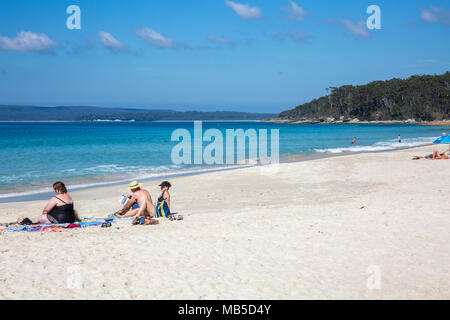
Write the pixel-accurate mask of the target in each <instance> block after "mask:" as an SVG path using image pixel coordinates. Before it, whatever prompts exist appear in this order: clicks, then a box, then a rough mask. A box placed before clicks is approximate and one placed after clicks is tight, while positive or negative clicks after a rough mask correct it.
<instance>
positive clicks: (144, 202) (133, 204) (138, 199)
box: [114, 181, 155, 218]
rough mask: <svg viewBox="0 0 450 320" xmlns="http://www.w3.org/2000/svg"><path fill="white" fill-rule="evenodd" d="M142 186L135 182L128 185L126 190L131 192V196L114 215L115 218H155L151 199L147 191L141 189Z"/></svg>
mask: <svg viewBox="0 0 450 320" xmlns="http://www.w3.org/2000/svg"><path fill="white" fill-rule="evenodd" d="M142 185H143V184H142V183H139V182H137V181H133V182H131V183H130V184H129V186H128V190H131V192H132V193H133V195H132V196H131V198H130V199H129V200H128V201H127V202H126V204H125V206H124V207H123V209H122V210H119V211H117V212H116V213H114V215H115V216H116V217H122V218H124V217H134V216H146V217H150V218H153V217H154V216H155V206H154V205H153V201H152V197H151V196H150V193H149V192H148V191H147V190H144V189H141V187H142ZM130 209H131V210H130Z"/></svg>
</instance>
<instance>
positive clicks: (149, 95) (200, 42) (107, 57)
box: [0, 0, 450, 112]
mask: <svg viewBox="0 0 450 320" xmlns="http://www.w3.org/2000/svg"><path fill="white" fill-rule="evenodd" d="M372 4H374V5H378V6H379V7H380V9H381V27H382V29H381V30H368V29H367V28H366V27H365V21H366V20H367V18H368V17H369V14H367V13H366V9H367V7H368V6H369V5H372ZM69 5H78V6H79V7H80V9H81V29H80V30H69V29H67V27H66V20H67V18H68V17H69V14H67V13H66V8H67V7H68V6H69ZM449 36H450V4H449V2H448V0H446V1H442V0H433V1H411V0H396V1H378V0H374V1H370V2H367V1H357V0H350V1H325V0H323V1H317V0H316V1H306V0H304V1H289V0H286V1H284V0H278V1H267V0H266V1H262V0H236V1H229V0H225V1H224V0H173V1H167V0H165V1H164V0H161V1H158V0H152V1H144V0H142V1H138V0H128V1H125V0H121V1H119V0H108V1H107V0H96V1H92V0H89V1H75V0H72V1H63V0H53V1H50V0H46V1H45V0H40V1H33V0H2V1H1V2H0V104H16V105H44V106H56V105H91V106H93V105H95V106H109V107H139V108H152V109H155V108H157V109H174V110H194V109H195V110H204V111H205V110H211V111H213V110H237V111H250V112H279V111H282V110H286V109H290V108H292V107H295V106H296V105H298V104H301V103H304V102H307V101H309V100H311V99H313V98H316V97H319V96H321V95H324V94H326V88H327V87H330V86H340V85H344V84H354V85H356V84H364V83H368V82H370V81H374V80H386V79H390V78H393V77H400V78H405V77H408V76H410V75H412V74H442V73H444V72H445V71H447V70H450V54H449V53H450V41H449V39H450V37H449Z"/></svg>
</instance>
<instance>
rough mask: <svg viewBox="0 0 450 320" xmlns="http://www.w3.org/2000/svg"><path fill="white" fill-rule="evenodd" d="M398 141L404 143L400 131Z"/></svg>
mask: <svg viewBox="0 0 450 320" xmlns="http://www.w3.org/2000/svg"><path fill="white" fill-rule="evenodd" d="M398 143H402V136H401V135H400V133H399V134H398Z"/></svg>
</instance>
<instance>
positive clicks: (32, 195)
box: [0, 143, 427, 203]
mask: <svg viewBox="0 0 450 320" xmlns="http://www.w3.org/2000/svg"><path fill="white" fill-rule="evenodd" d="M426 145H427V144H425V143H424V144H423V145H417V146H405V147H399V148H395V149H386V150H373V151H346V152H340V153H330V152H317V153H315V154H311V155H302V154H289V155H281V156H280V164H281V163H291V162H304V161H313V160H319V159H327V158H334V157H341V156H346V155H356V154H363V153H378V152H389V151H397V150H405V149H411V148H416V147H423V146H426ZM261 166H262V165H258V164H248V163H247V164H235V165H231V166H227V165H222V166H219V167H213V168H209V167H207V166H206V167H200V168H198V169H193V170H189V171H187V172H186V171H184V172H183V170H180V172H177V171H174V172H169V173H161V174H160V175H156V176H154V177H145V178H139V177H130V178H127V179H119V180H112V181H103V182H97V183H89V182H86V183H82V184H76V185H73V186H71V185H70V184H68V188H69V189H70V190H71V192H74V191H83V190H89V189H96V188H102V187H109V186H117V185H123V184H126V183H128V182H129V181H131V180H140V181H144V182H149V181H157V180H167V179H169V178H177V177H184V176H197V175H202V174H208V173H212V172H220V171H229V170H238V169H243V168H249V167H261ZM17 193H18V192H10V193H3V194H1V193H0V203H13V202H29V201H36V200H44V199H48V198H49V197H51V196H52V194H53V191H52V190H48V191H44V190H42V189H39V190H29V191H25V192H23V193H22V194H17ZM8 194H12V195H11V196H6V195H8Z"/></svg>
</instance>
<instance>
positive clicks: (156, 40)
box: [134, 27, 175, 48]
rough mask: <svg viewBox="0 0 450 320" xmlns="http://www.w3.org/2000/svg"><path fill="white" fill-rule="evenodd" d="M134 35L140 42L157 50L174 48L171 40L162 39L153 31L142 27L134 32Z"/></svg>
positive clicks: (162, 37) (161, 36) (160, 35)
mask: <svg viewBox="0 0 450 320" xmlns="http://www.w3.org/2000/svg"><path fill="white" fill-rule="evenodd" d="M134 33H135V34H136V35H137V36H138V37H139V38H141V39H142V40H144V41H146V42H148V43H149V44H151V45H153V46H156V47H159V48H174V47H175V43H174V42H173V40H172V39H170V38H166V37H164V36H163V35H162V34H159V33H158V32H156V31H155V30H153V29H150V28H148V27H144V28H141V29H136V30H134Z"/></svg>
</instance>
